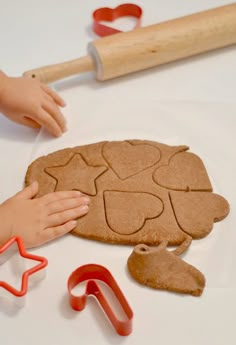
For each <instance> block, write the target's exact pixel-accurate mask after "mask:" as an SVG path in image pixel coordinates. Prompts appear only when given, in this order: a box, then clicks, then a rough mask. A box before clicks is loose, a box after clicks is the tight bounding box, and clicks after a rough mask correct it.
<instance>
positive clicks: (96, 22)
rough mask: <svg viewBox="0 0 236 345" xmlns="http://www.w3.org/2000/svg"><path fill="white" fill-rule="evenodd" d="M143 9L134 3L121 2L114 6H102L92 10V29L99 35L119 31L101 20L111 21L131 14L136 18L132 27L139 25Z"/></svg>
mask: <svg viewBox="0 0 236 345" xmlns="http://www.w3.org/2000/svg"><path fill="white" fill-rule="evenodd" d="M142 14H143V11H142V9H141V7H139V6H138V5H135V4H122V5H119V6H117V7H116V8H109V7H102V8H98V9H97V10H95V11H94V12H93V31H94V32H95V33H96V34H97V35H98V36H101V37H104V36H109V35H113V34H116V33H118V32H121V31H120V30H117V29H114V28H111V27H109V26H107V25H104V24H102V23H101V21H107V22H113V21H114V20H115V19H118V18H121V17H127V16H132V17H135V18H136V19H137V22H136V25H135V26H134V29H136V28H138V27H140V25H141V17H142Z"/></svg>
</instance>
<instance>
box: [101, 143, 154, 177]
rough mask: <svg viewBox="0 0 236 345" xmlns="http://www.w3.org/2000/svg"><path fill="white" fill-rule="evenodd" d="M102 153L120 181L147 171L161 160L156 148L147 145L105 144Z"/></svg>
mask: <svg viewBox="0 0 236 345" xmlns="http://www.w3.org/2000/svg"><path fill="white" fill-rule="evenodd" d="M102 153H103V157H104V158H105V160H106V161H107V163H108V164H109V166H110V167H111V168H112V170H113V171H114V172H115V173H116V174H117V176H118V177H119V178H120V179H121V180H124V179H126V178H128V177H130V176H133V175H135V174H138V173H139V172H141V171H143V170H146V169H148V168H149V167H151V166H153V165H154V164H156V163H157V162H158V161H159V160H160V158H161V153H160V150H159V149H158V148H157V147H154V146H151V145H147V144H139V145H133V144H131V143H129V142H127V141H123V142H115V141H113V142H107V143H106V144H105V145H104V146H103V151H102Z"/></svg>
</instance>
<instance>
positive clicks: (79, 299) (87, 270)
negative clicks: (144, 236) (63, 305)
mask: <svg viewBox="0 0 236 345" xmlns="http://www.w3.org/2000/svg"><path fill="white" fill-rule="evenodd" d="M86 280H88V282H87V284H86V289H85V293H84V294H83V295H80V296H75V295H74V294H73V293H72V289H73V288H74V287H75V286H77V285H78V284H79V283H81V282H83V281H86ZM95 280H100V281H102V282H104V283H106V284H107V285H108V286H109V287H110V288H111V289H112V291H113V292H114V294H115V296H116V298H117V300H118V301H119V304H120V306H121V308H122V309H123V311H124V313H125V315H126V320H124V321H123V320H122V321H121V320H119V319H118V318H117V317H116V315H115V313H114V312H113V310H112V308H111V306H110V304H109V303H108V301H107V299H106V298H105V296H104V295H103V293H102V291H101V289H100V287H99V286H98V284H97V282H96V281H95ZM67 287H68V292H69V298H70V304H71V307H72V308H73V309H74V310H77V311H81V310H83V309H84V308H85V306H86V301H87V297H88V295H93V296H95V297H96V298H97V300H98V302H99V303H100V305H101V307H102V308H103V310H104V312H105V313H106V315H107V317H108V318H109V320H110V322H111V323H112V325H113V327H114V328H115V330H116V332H117V333H118V334H119V335H123V336H124V335H129V334H130V333H131V332H132V319H133V311H132V309H131V308H130V306H129V304H128V302H127V300H126V298H125V297H124V295H123V293H122V291H121V290H120V288H119V286H118V284H117V283H116V281H115V279H114V278H113V276H112V275H111V273H110V272H109V271H108V270H107V269H106V268H105V267H103V266H100V265H96V264H88V265H84V266H80V267H79V268H77V269H76V270H75V271H74V272H73V273H72V274H71V275H70V277H69V279H68V285H67Z"/></svg>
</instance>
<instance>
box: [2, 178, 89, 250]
mask: <svg viewBox="0 0 236 345" xmlns="http://www.w3.org/2000/svg"><path fill="white" fill-rule="evenodd" d="M37 192H38V183H37V182H33V183H32V184H31V185H30V186H28V187H26V188H25V189H23V190H22V191H20V192H19V193H17V194H16V195H14V196H13V197H11V198H10V199H8V200H6V201H5V202H4V203H3V204H1V205H0V224H1V227H0V244H3V243H4V242H5V241H7V240H8V239H9V238H10V237H12V236H20V237H21V238H22V239H23V241H24V243H25V246H26V247H28V248H31V247H36V246H40V245H41V244H43V243H46V242H48V241H51V240H53V239H55V238H57V237H59V236H62V235H64V234H66V233H67V232H69V231H71V230H73V229H74V228H75V226H76V219H77V218H79V217H81V216H83V215H85V214H86V213H87V212H88V209H89V198H88V197H87V196H84V195H82V194H81V193H80V192H78V191H67V192H55V193H50V194H47V195H44V196H42V197H41V198H37V199H32V198H33V197H34V196H35V195H36V194H37Z"/></svg>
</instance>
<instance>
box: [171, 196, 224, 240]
mask: <svg viewBox="0 0 236 345" xmlns="http://www.w3.org/2000/svg"><path fill="white" fill-rule="evenodd" d="M170 199H171V204H172V207H173V210H174V213H175V216H176V220H177V222H178V224H179V226H180V227H181V229H182V230H183V231H184V232H186V233H188V234H189V235H190V236H191V237H192V238H203V237H205V236H206V235H208V233H209V232H210V231H211V230H212V228H213V225H214V222H217V221H220V220H222V219H224V218H225V217H226V216H227V215H228V213H229V204H228V202H227V201H226V200H225V199H224V198H223V197H222V196H221V195H218V194H215V193H208V192H170Z"/></svg>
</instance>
